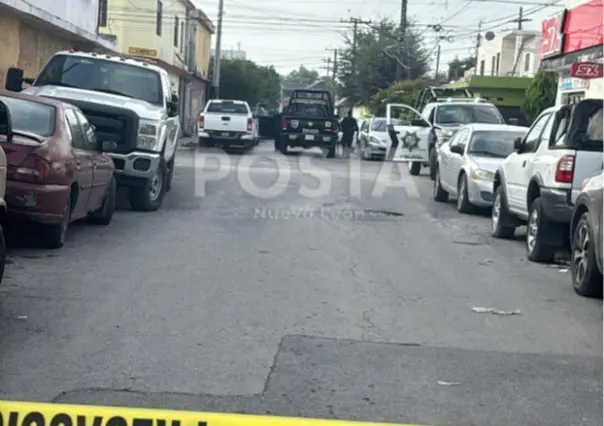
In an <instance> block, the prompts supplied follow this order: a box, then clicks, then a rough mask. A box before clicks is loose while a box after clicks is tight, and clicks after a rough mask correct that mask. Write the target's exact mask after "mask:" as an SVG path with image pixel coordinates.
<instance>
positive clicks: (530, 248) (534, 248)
mask: <svg viewBox="0 0 604 426" xmlns="http://www.w3.org/2000/svg"><path fill="white" fill-rule="evenodd" d="M548 227H549V224H548V221H547V219H546V218H545V217H544V216H543V208H542V207H541V198H537V199H536V200H535V201H533V204H531V208H530V209H529V219H528V223H527V225H526V251H527V257H528V259H529V260H531V261H533V262H549V261H550V260H552V259H553V258H554V255H555V254H556V247H553V246H548V245H547V244H545V243H544V242H543V238H542V235H543V233H544V232H550V230H549V229H548Z"/></svg>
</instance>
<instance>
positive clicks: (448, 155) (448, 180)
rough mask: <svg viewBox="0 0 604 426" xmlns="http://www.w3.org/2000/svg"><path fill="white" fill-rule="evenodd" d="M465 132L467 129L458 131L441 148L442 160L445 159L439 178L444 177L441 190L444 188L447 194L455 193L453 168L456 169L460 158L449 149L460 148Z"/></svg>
mask: <svg viewBox="0 0 604 426" xmlns="http://www.w3.org/2000/svg"><path fill="white" fill-rule="evenodd" d="M467 131H468V130H467V129H462V130H460V131H459V132H457V133H456V134H455V135H454V136H453V137H452V138H451V140H450V141H449V143H446V144H444V145H442V147H441V150H442V151H443V157H442V158H444V159H445V161H444V162H443V163H444V164H443V166H442V171H441V176H444V179H443V180H444V182H445V184H444V185H443V188H445V189H446V190H447V192H449V193H455V191H457V185H456V182H455V176H456V174H455V168H456V167H457V164H458V159H459V158H460V155H459V154H456V153H454V152H453V151H451V148H452V147H461V146H462V142H463V141H464V138H465V135H466V132H467ZM441 179H442V178H441Z"/></svg>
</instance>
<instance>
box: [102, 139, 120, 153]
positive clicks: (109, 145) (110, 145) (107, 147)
mask: <svg viewBox="0 0 604 426" xmlns="http://www.w3.org/2000/svg"><path fill="white" fill-rule="evenodd" d="M116 149H117V144H116V143H115V142H113V141H105V142H103V143H102V144H101V150H102V151H103V152H111V151H115V150H116Z"/></svg>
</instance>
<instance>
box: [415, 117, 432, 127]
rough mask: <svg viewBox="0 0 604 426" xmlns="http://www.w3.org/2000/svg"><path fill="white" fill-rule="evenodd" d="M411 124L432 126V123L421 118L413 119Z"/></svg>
mask: <svg viewBox="0 0 604 426" xmlns="http://www.w3.org/2000/svg"><path fill="white" fill-rule="evenodd" d="M411 125H412V126H414V127H430V124H428V123H426V121H424V120H420V119H415V120H411Z"/></svg>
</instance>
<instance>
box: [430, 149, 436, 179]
mask: <svg viewBox="0 0 604 426" xmlns="http://www.w3.org/2000/svg"><path fill="white" fill-rule="evenodd" d="M436 157H437V156H436V148H434V147H432V148H431V149H430V162H429V164H430V179H432V180H434V179H436Z"/></svg>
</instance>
